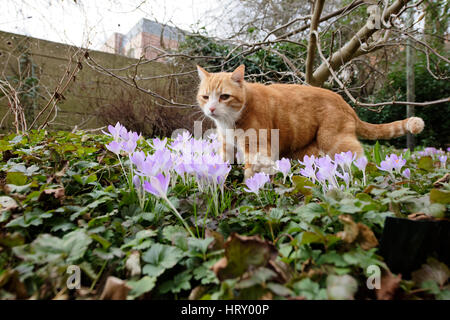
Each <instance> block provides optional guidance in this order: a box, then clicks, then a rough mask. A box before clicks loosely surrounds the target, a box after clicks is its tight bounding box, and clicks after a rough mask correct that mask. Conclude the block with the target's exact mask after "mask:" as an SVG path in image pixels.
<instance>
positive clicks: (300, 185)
mask: <svg viewBox="0 0 450 320" xmlns="http://www.w3.org/2000/svg"><path fill="white" fill-rule="evenodd" d="M292 182H293V183H294V186H295V188H294V191H292V193H291V194H297V193H299V192H300V193H301V194H303V195H305V196H307V195H312V188H316V187H317V186H316V185H315V184H314V183H312V182H311V181H310V180H309V179H308V178H306V177H302V176H293V177H292Z"/></svg>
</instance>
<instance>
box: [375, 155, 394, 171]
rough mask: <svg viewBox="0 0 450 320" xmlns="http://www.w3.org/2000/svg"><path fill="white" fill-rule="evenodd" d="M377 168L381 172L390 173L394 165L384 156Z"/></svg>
mask: <svg viewBox="0 0 450 320" xmlns="http://www.w3.org/2000/svg"><path fill="white" fill-rule="evenodd" d="M377 168H378V169H380V170H382V171H386V172H389V173H392V170H393V169H394V163H393V161H392V159H391V158H390V157H389V156H386V158H385V159H384V160H383V161H381V163H380V166H379V167H378V166H377Z"/></svg>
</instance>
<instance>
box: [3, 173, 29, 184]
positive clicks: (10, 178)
mask: <svg viewBox="0 0 450 320" xmlns="http://www.w3.org/2000/svg"><path fill="white" fill-rule="evenodd" d="M27 180H28V178H27V176H26V175H25V174H24V173H23V172H8V173H7V174H6V183H7V184H13V185H16V186H24V185H26V184H27Z"/></svg>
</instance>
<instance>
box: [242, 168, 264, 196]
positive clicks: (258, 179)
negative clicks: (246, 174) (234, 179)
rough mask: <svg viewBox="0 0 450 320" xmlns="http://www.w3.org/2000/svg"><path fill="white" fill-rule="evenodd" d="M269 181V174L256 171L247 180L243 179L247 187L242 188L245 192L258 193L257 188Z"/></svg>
mask: <svg viewBox="0 0 450 320" xmlns="http://www.w3.org/2000/svg"><path fill="white" fill-rule="evenodd" d="M269 181H270V179H269V175H267V174H265V173H263V172H258V173H256V174H255V175H254V176H253V177H251V178H248V179H247V181H245V184H246V185H247V188H248V189H247V188H244V190H245V191H246V192H253V193H254V194H256V195H258V192H259V189H261V187H263V186H264V185H265V184H266V183H267V182H269Z"/></svg>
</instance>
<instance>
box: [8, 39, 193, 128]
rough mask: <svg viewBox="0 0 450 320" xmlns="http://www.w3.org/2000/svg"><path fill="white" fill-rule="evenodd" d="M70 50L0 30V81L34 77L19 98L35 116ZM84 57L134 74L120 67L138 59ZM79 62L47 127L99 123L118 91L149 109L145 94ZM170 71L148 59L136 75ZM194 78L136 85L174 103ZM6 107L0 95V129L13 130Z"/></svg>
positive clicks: (186, 96)
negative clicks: (35, 81)
mask: <svg viewBox="0 0 450 320" xmlns="http://www.w3.org/2000/svg"><path fill="white" fill-rule="evenodd" d="M76 51H77V48H76V47H73V46H69V45H64V44H61V43H55V42H51V41H46V40H41V39H36V38H30V37H25V36H22V35H17V34H12V33H6V32H1V31H0V79H7V80H8V81H9V82H10V83H17V80H18V79H19V78H22V80H24V79H27V80H29V79H30V78H31V79H34V78H35V79H38V81H39V85H38V86H37V90H36V92H34V94H33V95H31V96H30V95H28V96H27V97H24V101H23V104H24V108H32V109H33V112H34V114H36V113H37V112H38V111H39V110H41V109H42V107H43V106H44V105H45V103H46V102H47V101H48V98H49V96H50V94H52V92H53V90H54V89H55V88H56V86H57V85H58V82H59V81H60V79H61V78H62V77H63V75H64V73H65V72H66V69H67V65H68V63H69V59H70V57H71V56H72V55H73V54H74V53H75V52H76ZM89 55H90V56H91V57H92V58H93V59H95V60H96V61H97V62H99V63H100V64H101V65H102V66H104V67H106V68H111V69H114V72H116V73H118V74H119V75H127V74H132V73H133V72H135V70H134V68H125V67H126V66H130V65H132V64H135V63H136V62H138V60H136V59H131V58H128V57H124V56H121V55H116V54H110V53H105V52H100V51H90V52H89ZM82 65H83V68H82V70H81V71H80V72H79V74H78V75H77V76H76V78H75V80H74V81H73V83H71V84H70V85H69V87H68V90H67V91H65V92H64V97H65V99H64V100H62V101H60V102H59V103H58V114H57V117H56V119H55V121H54V123H53V124H52V127H51V129H64V130H71V129H72V128H73V127H74V126H78V127H79V128H97V127H100V126H103V125H105V123H104V120H103V117H101V114H102V110H104V109H105V108H107V107H108V106H109V105H111V104H114V103H115V102H117V99H118V97H119V98H120V96H122V95H124V94H127V95H129V96H134V95H136V97H137V96H139V100H141V102H143V104H148V105H149V107H150V106H153V105H155V102H154V100H153V98H152V97H151V96H150V95H148V94H145V93H142V92H140V91H138V90H137V89H135V88H133V87H130V86H128V85H126V84H123V82H121V81H120V80H118V79H116V78H113V77H111V76H108V75H105V74H103V73H100V72H98V71H95V70H93V69H92V68H90V67H89V66H88V65H87V64H86V60H82ZM174 72H176V70H173V67H172V66H170V65H166V64H163V63H158V62H152V63H146V64H144V65H141V66H140V67H139V69H138V70H137V75H138V76H139V77H151V76H158V75H161V74H171V73H174ZM20 74H22V75H21V76H20ZM194 81H195V80H194V78H193V77H191V78H189V79H187V80H186V81H184V82H183V81H180V79H177V81H174V79H171V78H166V77H161V78H157V79H154V80H149V81H139V85H140V86H143V87H146V88H149V89H152V90H154V91H156V92H158V93H159V94H161V95H163V96H165V97H168V98H170V99H173V100H175V101H177V102H184V103H193V102H194V97H195V88H196V83H195V82H194ZM7 110H8V106H7V100H6V99H5V97H1V96H0V120H1V119H3V122H2V124H1V127H0V130H3V131H5V130H11V129H12V128H13V126H12V121H13V119H12V117H11V116H10V115H9V116H8V115H7V116H6V118H4V117H5V114H6V113H7ZM180 112H181V114H182V115H183V116H184V115H186V114H188V113H189V111H180ZM190 112H192V110H191V111H190ZM51 117H53V114H52V116H51ZM159 121H160V120H159Z"/></svg>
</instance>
